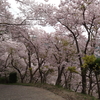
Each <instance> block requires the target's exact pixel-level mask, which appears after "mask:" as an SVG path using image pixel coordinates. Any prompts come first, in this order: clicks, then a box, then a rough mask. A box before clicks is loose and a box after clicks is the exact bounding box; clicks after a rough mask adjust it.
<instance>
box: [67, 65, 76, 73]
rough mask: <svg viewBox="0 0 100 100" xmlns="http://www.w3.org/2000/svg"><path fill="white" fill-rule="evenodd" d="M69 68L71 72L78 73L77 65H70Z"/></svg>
mask: <svg viewBox="0 0 100 100" xmlns="http://www.w3.org/2000/svg"><path fill="white" fill-rule="evenodd" d="M67 70H68V71H70V72H71V73H78V72H77V71H76V67H75V66H73V67H68V69H67Z"/></svg>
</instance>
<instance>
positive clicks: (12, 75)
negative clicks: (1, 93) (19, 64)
mask: <svg viewBox="0 0 100 100" xmlns="http://www.w3.org/2000/svg"><path fill="white" fill-rule="evenodd" d="M9 82H10V83H16V82H17V73H16V72H11V73H10V74H9Z"/></svg>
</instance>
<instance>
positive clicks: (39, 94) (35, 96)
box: [0, 85, 65, 100]
mask: <svg viewBox="0 0 100 100" xmlns="http://www.w3.org/2000/svg"><path fill="white" fill-rule="evenodd" d="M0 100H65V99H63V98H62V97H60V96H58V95H55V94H54V93H52V92H50V91H47V90H44V89H41V88H36V87H30V86H19V85H18V86H17V85H0Z"/></svg>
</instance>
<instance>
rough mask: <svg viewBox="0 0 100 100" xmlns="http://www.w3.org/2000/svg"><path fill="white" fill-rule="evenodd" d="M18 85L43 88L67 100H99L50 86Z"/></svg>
mask: <svg viewBox="0 0 100 100" xmlns="http://www.w3.org/2000/svg"><path fill="white" fill-rule="evenodd" d="M17 85H25V86H35V87H38V88H43V89H46V90H49V91H51V92H53V93H54V94H57V95H59V96H61V97H63V98H65V99H66V100H98V99H96V98H94V97H91V96H89V95H84V94H81V93H75V92H72V91H69V90H66V89H63V88H61V87H57V86H53V85H48V84H17Z"/></svg>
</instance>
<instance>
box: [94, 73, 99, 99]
mask: <svg viewBox="0 0 100 100" xmlns="http://www.w3.org/2000/svg"><path fill="white" fill-rule="evenodd" d="M95 77H96V81H97V89H98V97H99V99H100V83H99V80H98V75H97V72H95Z"/></svg>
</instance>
